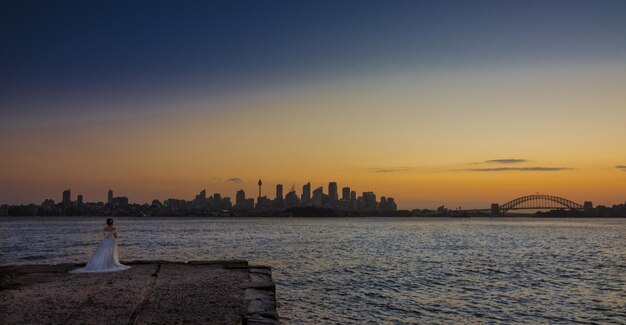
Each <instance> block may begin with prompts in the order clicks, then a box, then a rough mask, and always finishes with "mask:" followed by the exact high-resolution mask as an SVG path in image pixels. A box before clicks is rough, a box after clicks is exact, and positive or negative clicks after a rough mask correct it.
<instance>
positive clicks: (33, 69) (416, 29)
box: [0, 1, 626, 117]
mask: <svg viewBox="0 0 626 325" xmlns="http://www.w3.org/2000/svg"><path fill="white" fill-rule="evenodd" d="M1 12H2V13H1V14H0V15H1V17H0V24H1V25H0V40H1V42H2V44H3V46H2V49H1V52H0V56H1V61H0V75H2V76H3V77H2V80H1V81H0V95H1V96H2V97H3V98H4V99H3V100H2V101H0V104H2V111H3V115H5V114H8V116H9V117H10V116H12V115H20V114H24V113H25V111H26V112H29V113H35V112H40V111H44V110H46V109H50V107H49V106H46V105H36V104H33V105H24V104H26V103H28V102H29V101H32V100H34V98H45V99H48V101H50V100H52V101H54V99H55V98H57V99H58V98H66V97H68V96H69V97H72V96H74V97H81V96H85V97H91V98H92V99H93V100H97V99H98V98H108V97H118V96H129V97H137V96H139V97H141V96H143V95H145V94H146V93H154V92H161V91H167V92H168V95H172V96H177V94H179V93H180V95H181V96H184V95H185V92H186V91H189V90H190V89H196V88H198V87H200V88H201V89H202V91H205V92H215V93H216V94H234V95H241V93H242V92H245V91H249V90H251V89H252V90H254V89H257V88H263V87H281V86H286V85H289V84H292V83H294V82H296V83H307V82H318V81H324V80H327V79H332V78H362V77H363V76H367V75H368V74H377V73H385V72H387V71H402V70H404V69H407V68H415V69H425V70H428V69H438V68H441V67H453V68H454V67H464V66H474V65H504V66H506V65H513V66H515V65H523V64H527V63H529V62H531V63H535V64H539V63H545V62H547V63H550V62H563V61H573V62H580V63H581V64H584V63H585V62H599V61H600V62H601V61H614V60H623V59H624V58H625V57H626V19H624V17H626V2H624V1H471V2H467V1H308V2H307V1H248V2H242V1H220V2H216V1H186V2H184V3H180V2H177V1H103V2H86V1H5V2H3V4H2V10H1ZM68 93H69V94H70V95H67V94H68ZM20 103H21V104H20ZM58 106H62V105H58ZM68 106H70V105H68ZM140 106H141V105H137V109H145V108H139V107H140ZM98 109H99V110H100V108H98ZM58 110H59V112H58V113H59V114H64V112H65V110H68V111H69V112H68V113H71V111H72V109H71V108H69V107H68V108H62V107H60V108H58ZM94 114H102V112H99V113H98V112H94Z"/></svg>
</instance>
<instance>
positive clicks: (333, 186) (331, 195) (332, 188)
mask: <svg viewBox="0 0 626 325" xmlns="http://www.w3.org/2000/svg"><path fill="white" fill-rule="evenodd" d="M328 200H329V201H330V203H331V204H333V205H334V204H335V203H337V201H339V193H337V182H330V183H328Z"/></svg>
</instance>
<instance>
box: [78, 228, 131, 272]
mask: <svg viewBox="0 0 626 325" xmlns="http://www.w3.org/2000/svg"><path fill="white" fill-rule="evenodd" d="M103 231H104V239H103V240H102V242H100V246H98V249H96V252H95V253H94V254H93V256H92V257H91V259H90V260H89V263H87V265H85V267H81V268H79V269H75V270H72V271H70V273H90V272H115V271H123V270H128V269H130V266H127V265H124V264H121V263H120V261H119V259H118V257H117V240H116V239H117V229H115V227H113V219H107V227H106V228H104V230H103Z"/></svg>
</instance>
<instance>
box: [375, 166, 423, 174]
mask: <svg viewBox="0 0 626 325" xmlns="http://www.w3.org/2000/svg"><path fill="white" fill-rule="evenodd" d="M412 169H413V168H411V167H382V168H370V169H369V170H370V171H371V172H373V173H398V172H408V171H410V170H412Z"/></svg>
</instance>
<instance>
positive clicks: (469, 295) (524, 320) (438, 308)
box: [0, 217, 626, 324]
mask: <svg viewBox="0 0 626 325" xmlns="http://www.w3.org/2000/svg"><path fill="white" fill-rule="evenodd" d="M104 226H105V218H95V217H38V218H11V217H8V218H7V217H3V218H0V265H23V264H48V263H71V262H86V261H87V260H88V258H89V256H90V255H91V254H92V253H93V251H94V250H95V248H96V246H97V245H98V243H99V241H100V239H101V236H102V234H101V229H102V228H103V227H104ZM115 226H116V227H117V228H118V232H119V237H120V238H119V251H120V259H121V260H127V261H128V260H153V259H165V260H173V261H189V260H216V259H245V260H248V261H249V262H250V263H251V264H264V265H269V266H271V267H272V272H273V278H274V281H275V282H276V285H277V289H276V291H277V299H278V312H279V314H280V317H281V322H282V323H284V324H468V323H471V324H481V323H486V324H511V323H517V324H538V323H549V324H575V323H584V324H594V323H595V324H626V219H538V218H493V219H489V218H485V219H475V218H459V219H455V218H374V217H372V218H328V219H315V218H206V217H205V218H131V217H127V218H124V217H119V218H115Z"/></svg>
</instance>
